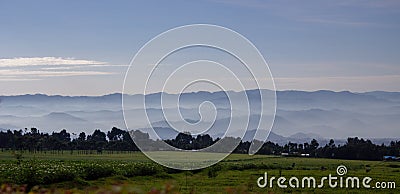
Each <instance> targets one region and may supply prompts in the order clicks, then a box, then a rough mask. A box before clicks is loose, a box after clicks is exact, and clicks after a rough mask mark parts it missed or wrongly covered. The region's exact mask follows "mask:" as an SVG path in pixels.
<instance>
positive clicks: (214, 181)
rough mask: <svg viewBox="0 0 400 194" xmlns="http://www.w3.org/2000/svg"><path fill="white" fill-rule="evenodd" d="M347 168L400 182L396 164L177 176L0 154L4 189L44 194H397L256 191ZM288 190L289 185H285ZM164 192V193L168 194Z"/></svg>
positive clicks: (283, 166) (318, 164) (117, 164)
mask: <svg viewBox="0 0 400 194" xmlns="http://www.w3.org/2000/svg"><path fill="white" fill-rule="evenodd" d="M339 165H345V166H346V167H347V170H348V172H347V174H346V175H345V177H346V176H352V177H354V176H357V177H359V178H360V180H361V179H362V178H363V177H366V176H368V177H371V178H372V181H371V183H370V185H372V186H374V185H375V182H377V181H380V182H396V183H399V182H400V163H399V162H385V161H356V160H337V159H319V158H298V157H280V156H265V155H255V156H248V155H245V154H232V155H230V156H229V157H227V158H226V159H225V160H223V161H222V162H220V163H218V164H217V165H214V166H211V167H209V168H206V169H202V170H195V171H178V170H173V169H169V168H166V167H163V166H160V165H158V164H156V163H154V162H152V161H151V160H149V159H148V158H147V157H146V156H144V155H143V154H142V153H140V152H119V153H116V152H114V153H108V152H105V153H102V154H97V153H92V154H89V153H88V152H86V151H80V152H79V153H78V152H77V151H74V152H72V153H71V152H66V151H64V152H63V153H61V152H47V153H44V152H39V153H28V152H24V153H20V152H18V153H15V152H11V151H4V152H0V182H1V183H2V184H3V186H2V189H3V190H4V189H16V190H18V189H22V190H24V189H25V190H26V189H31V190H32V191H37V192H39V191H47V192H61V193H65V192H71V191H73V192H79V193H99V192H102V191H105V190H111V191H114V193H128V192H131V193H148V192H150V191H152V192H153V193H157V192H159V191H168V192H170V193H174V192H177V193H267V192H271V193H327V192H333V193H347V192H351V193H399V189H398V188H390V189H377V188H370V189H366V188H362V183H361V182H360V187H361V188H359V189H357V188H330V187H329V186H328V183H327V182H325V185H324V186H323V188H290V187H288V188H284V189H282V188H278V186H277V184H276V181H275V183H274V185H273V187H272V188H270V187H268V186H267V187H265V188H259V187H258V186H257V180H258V178H259V177H260V176H264V173H265V172H267V173H268V177H272V176H276V177H286V178H287V179H289V178H290V177H293V176H295V177H298V178H299V179H300V180H301V178H302V177H310V176H312V177H315V179H316V180H317V184H319V180H320V179H321V177H324V176H328V175H329V174H332V176H338V175H337V172H336V168H337V167H338V166H339ZM286 184H288V183H287V182H286ZM300 185H301V182H300ZM168 192H167V193H168Z"/></svg>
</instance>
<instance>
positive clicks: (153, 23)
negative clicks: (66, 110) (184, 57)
mask: <svg viewBox="0 0 400 194" xmlns="http://www.w3.org/2000/svg"><path fill="white" fill-rule="evenodd" d="M194 23H209V24H216V25H221V26H225V27H228V28H231V29H233V30H235V31H237V32H239V33H241V34H242V35H244V36H245V37H246V38H248V39H249V40H250V41H252V42H253V43H254V44H255V46H256V47H257V48H258V49H259V50H260V52H261V53H262V55H263V56H264V57H265V59H266V60H267V62H268V64H269V66H270V69H271V71H272V74H273V76H274V78H275V82H276V87H277V89H278V90H288V89H295V90H320V89H329V90H336V91H340V90H350V91H371V90H385V91H400V84H399V83H400V64H399V61H400V38H399V34H400V1H397V0H379V1H378V0H371V1H369V0H335V1H321V0H316V1H295V0H293V1H286V0H279V1H278V0H277V1H256V0H243V1H238V0H199V1H187V0H186V1H185V0H182V1H173V0H169V1H149V0H145V1H54V0H49V1H41V0H38V1H15V0H9V1H5V0H4V1H0V26H1V27H0V95H13V94H24V93H45V94H62V95H99V94H107V93H114V92H121V88H122V83H123V76H124V74H125V70H126V69H127V65H128V64H129V62H130V60H131V59H132V57H133V55H134V54H135V53H136V52H137V51H138V50H139V49H140V47H141V46H143V45H144V44H145V43H146V42H147V41H149V40H150V39H151V38H153V37H154V36H156V35H158V34H159V33H162V32H164V31H166V30H168V29H171V28H174V27H177V26H181V25H187V24H194ZM143 65H148V64H143Z"/></svg>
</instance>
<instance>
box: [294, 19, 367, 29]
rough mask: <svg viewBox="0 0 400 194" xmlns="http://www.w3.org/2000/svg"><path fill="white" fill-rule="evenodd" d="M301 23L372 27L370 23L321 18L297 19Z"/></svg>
mask: <svg viewBox="0 0 400 194" xmlns="http://www.w3.org/2000/svg"><path fill="white" fill-rule="evenodd" d="M299 21H302V22H311V23H320V24H328V25H331V24H333V25H346V26H359V27H361V26H369V25H374V23H371V22H361V21H349V20H347V21H346V20H338V19H323V18H304V19H299Z"/></svg>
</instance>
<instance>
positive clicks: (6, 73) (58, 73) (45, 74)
mask: <svg viewBox="0 0 400 194" xmlns="http://www.w3.org/2000/svg"><path fill="white" fill-rule="evenodd" d="M110 74H113V73H111V72H101V71H24V70H0V76H4V77H10V76H11V77H16V76H43V77H52V76H79V75H110Z"/></svg>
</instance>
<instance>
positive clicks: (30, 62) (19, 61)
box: [0, 57, 107, 67]
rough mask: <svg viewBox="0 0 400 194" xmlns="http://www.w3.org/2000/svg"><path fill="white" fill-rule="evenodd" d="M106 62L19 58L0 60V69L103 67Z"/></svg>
mask: <svg viewBox="0 0 400 194" xmlns="http://www.w3.org/2000/svg"><path fill="white" fill-rule="evenodd" d="M105 64H107V63H106V62H102V61H93V60H83V59H75V58H62V57H19V58H7V59H0V67H24V66H56V65H105Z"/></svg>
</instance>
